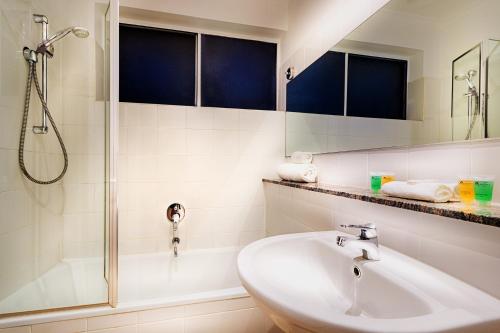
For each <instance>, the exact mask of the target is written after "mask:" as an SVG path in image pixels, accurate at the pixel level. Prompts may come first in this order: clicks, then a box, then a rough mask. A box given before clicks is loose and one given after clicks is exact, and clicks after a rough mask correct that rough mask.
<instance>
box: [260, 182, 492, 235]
mask: <svg viewBox="0 0 500 333" xmlns="http://www.w3.org/2000/svg"><path fill="white" fill-rule="evenodd" d="M262 181H263V182H264V183H270V184H276V185H281V186H287V187H293V188H298V189H302V190H307V191H312V192H319V193H324V194H330V195H335V196H339V197H344V198H349V199H354V200H360V201H365V202H371V203H375V204H379V205H385V206H390V207H396V208H401V209H406V210H412V211H415V212H421V213H427V214H432V215H438V216H443V217H449V218H453V219H457V220H462V221H466V222H472V223H478V224H484V225H489V226H493V227H499V228H500V206H497V205H492V206H490V207H486V208H479V207H477V206H475V205H473V206H471V209H470V211H466V210H465V209H464V208H465V206H464V205H463V204H461V203H459V202H448V203H432V202H426V201H419V200H410V199H401V198H396V197H390V196H387V195H384V194H373V193H371V191H369V190H367V189H361V188H356V187H348V186H337V185H330V184H322V183H297V182H290V181H284V180H277V179H268V178H263V179H262Z"/></svg>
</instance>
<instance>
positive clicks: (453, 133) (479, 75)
mask: <svg viewBox="0 0 500 333" xmlns="http://www.w3.org/2000/svg"><path fill="white" fill-rule="evenodd" d="M476 49H478V50H479V59H478V63H479V66H478V69H479V70H478V78H479V80H478V92H479V96H478V99H479V117H480V119H482V118H483V112H484V110H483V107H482V105H483V104H482V103H483V102H482V100H483V96H484V92H483V87H484V84H483V77H484V75H483V60H482V58H483V50H482V42H480V43H478V44H476V45H474V46H473V47H471V48H470V49H468V50H467V51H465V52H464V53H462V54H461V55H459V56H458V57H456V58H455V59H453V61H452V63H451V140H452V141H464V139H462V138H460V139H456V138H455V126H454V123H453V114H454V110H453V104H454V100H453V99H454V96H455V84H456V83H455V81H456V80H455V75H456V74H457V73H455V63H456V62H457V61H460V59H462V58H463V57H465V56H467V55H468V54H469V53H470V52H472V51H474V50H476ZM481 126H482V128H481V134H482V138H484V126H485V124H483V122H481ZM469 141H470V139H469Z"/></svg>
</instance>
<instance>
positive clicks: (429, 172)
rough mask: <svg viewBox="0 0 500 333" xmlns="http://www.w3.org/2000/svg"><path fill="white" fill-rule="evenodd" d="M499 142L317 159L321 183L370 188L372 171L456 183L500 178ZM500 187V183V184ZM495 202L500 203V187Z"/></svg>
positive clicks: (339, 155) (437, 146)
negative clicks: (467, 178)
mask: <svg viewBox="0 0 500 333" xmlns="http://www.w3.org/2000/svg"><path fill="white" fill-rule="evenodd" d="M499 156H500V140H493V139H492V140H489V141H483V142H480V141H478V142H468V143H455V144H436V145H427V146H419V147H413V148H395V149H378V150H371V151H370V150H367V151H358V152H346V153H336V154H321V155H316V156H315V157H314V163H315V164H316V165H317V166H318V167H319V177H318V179H319V182H322V183H329V184H337V185H348V186H358V187H363V188H369V173H370V171H393V172H395V173H396V178H397V179H400V180H408V179H435V180H449V181H456V180H457V178H458V177H462V176H475V175H492V176H495V177H496V179H497V181H498V180H499V179H500V168H498V159H499ZM497 185H498V184H497ZM493 201H494V202H497V203H499V202H500V186H495V188H494V197H493Z"/></svg>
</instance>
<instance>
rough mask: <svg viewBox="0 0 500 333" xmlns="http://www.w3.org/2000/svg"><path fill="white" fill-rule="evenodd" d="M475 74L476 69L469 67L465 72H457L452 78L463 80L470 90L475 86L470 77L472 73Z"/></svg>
mask: <svg viewBox="0 0 500 333" xmlns="http://www.w3.org/2000/svg"><path fill="white" fill-rule="evenodd" d="M476 74H477V71H476V70H474V69H471V70H469V71H468V72H467V74H457V75H455V77H454V79H455V80H457V81H463V80H465V82H466V83H467V86H468V87H469V89H470V90H473V91H476V86H475V85H474V82H472V78H473V77H474V75H476Z"/></svg>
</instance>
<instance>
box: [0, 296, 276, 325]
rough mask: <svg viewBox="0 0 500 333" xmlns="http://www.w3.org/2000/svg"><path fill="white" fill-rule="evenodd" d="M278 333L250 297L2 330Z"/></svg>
mask: <svg viewBox="0 0 500 333" xmlns="http://www.w3.org/2000/svg"><path fill="white" fill-rule="evenodd" d="M80 332H82V333H83V332H92V333H129V332H131V333H156V332H158V333H215V332H217V333H273V332H274V333H278V332H281V331H280V330H279V329H277V328H276V327H275V326H273V325H272V323H271V321H270V320H269V319H268V318H267V317H266V316H265V315H264V314H263V313H262V312H261V311H260V310H259V309H258V308H256V306H255V303H254V302H253V300H252V299H251V298H250V297H242V298H235V299H229V300H221V301H212V302H205V303H195V304H189V305H180V306H173V307H164V308H155V309H151V310H143V311H135V312H123V313H117V314H111V315H105V316H97V317H88V318H80V319H70V320H65V321H58V322H48V323H41V324H34V325H29V326H20V327H15V328H6V329H0V333H80Z"/></svg>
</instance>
